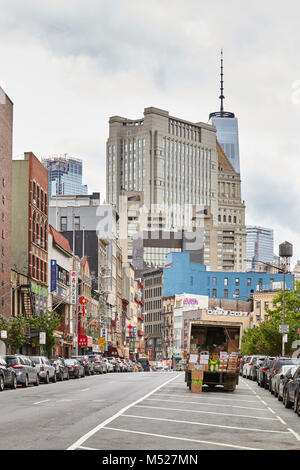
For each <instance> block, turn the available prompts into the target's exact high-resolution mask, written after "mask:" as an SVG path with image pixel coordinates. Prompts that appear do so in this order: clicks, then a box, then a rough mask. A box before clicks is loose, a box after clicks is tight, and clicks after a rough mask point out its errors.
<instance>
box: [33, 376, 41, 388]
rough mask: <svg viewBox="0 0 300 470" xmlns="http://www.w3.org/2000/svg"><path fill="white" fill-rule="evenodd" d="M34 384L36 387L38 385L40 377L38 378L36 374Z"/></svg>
mask: <svg viewBox="0 0 300 470" xmlns="http://www.w3.org/2000/svg"><path fill="white" fill-rule="evenodd" d="M34 385H35V386H36V387H37V386H38V385H40V378H39V375H38V374H36V381H35V384H34Z"/></svg>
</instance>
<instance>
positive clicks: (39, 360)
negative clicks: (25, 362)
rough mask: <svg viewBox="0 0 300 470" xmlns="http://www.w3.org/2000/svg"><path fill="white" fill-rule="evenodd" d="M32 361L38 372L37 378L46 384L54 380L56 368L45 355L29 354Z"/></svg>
mask: <svg viewBox="0 0 300 470" xmlns="http://www.w3.org/2000/svg"><path fill="white" fill-rule="evenodd" d="M29 357H30V359H31V360H32V362H33V363H34V364H35V367H36V371H37V373H38V376H39V379H40V380H41V381H43V382H44V383H46V384H48V383H49V382H50V380H51V382H56V370H55V368H54V367H53V366H52V365H51V364H50V361H49V359H48V358H47V357H45V356H29Z"/></svg>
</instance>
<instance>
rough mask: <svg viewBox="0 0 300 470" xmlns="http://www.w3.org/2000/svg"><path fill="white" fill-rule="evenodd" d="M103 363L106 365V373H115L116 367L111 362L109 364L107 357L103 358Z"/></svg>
mask: <svg viewBox="0 0 300 470" xmlns="http://www.w3.org/2000/svg"><path fill="white" fill-rule="evenodd" d="M101 361H102V362H103V363H105V364H106V372H113V371H114V366H113V364H112V363H111V362H109V360H108V359H107V357H102V358H101Z"/></svg>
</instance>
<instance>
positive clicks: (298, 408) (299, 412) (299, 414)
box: [297, 400, 300, 418]
mask: <svg viewBox="0 0 300 470" xmlns="http://www.w3.org/2000/svg"><path fill="white" fill-rule="evenodd" d="M297 402H298V406H297V415H298V416H299V418H300V400H297Z"/></svg>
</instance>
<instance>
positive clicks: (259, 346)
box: [242, 282, 300, 356]
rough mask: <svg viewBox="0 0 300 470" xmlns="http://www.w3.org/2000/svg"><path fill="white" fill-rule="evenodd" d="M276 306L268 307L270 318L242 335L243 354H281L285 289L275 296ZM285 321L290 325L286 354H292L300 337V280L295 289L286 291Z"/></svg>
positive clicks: (267, 311)
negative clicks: (280, 327) (281, 327)
mask: <svg viewBox="0 0 300 470" xmlns="http://www.w3.org/2000/svg"><path fill="white" fill-rule="evenodd" d="M273 302H274V303H276V304H277V305H276V307H275V308H274V309H273V310H270V309H269V308H266V313H267V314H268V315H269V318H268V320H266V321H264V322H262V323H261V325H260V326H258V327H256V328H249V329H248V330H246V331H245V333H244V335H243V337H242V354H243V355H251V354H262V355H270V356H274V355H280V354H281V349H282V334H281V333H279V325H281V324H282V312H283V290H281V291H279V292H278V295H277V296H276V297H275V298H274V301H273ZM285 323H286V324H288V325H289V327H290V332H289V334H288V342H287V343H286V344H285V352H286V354H292V353H293V352H294V349H293V348H292V345H293V342H294V341H295V340H297V339H298V337H299V336H298V334H297V330H298V329H299V328H300V282H295V289H294V290H293V291H286V292H285Z"/></svg>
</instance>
